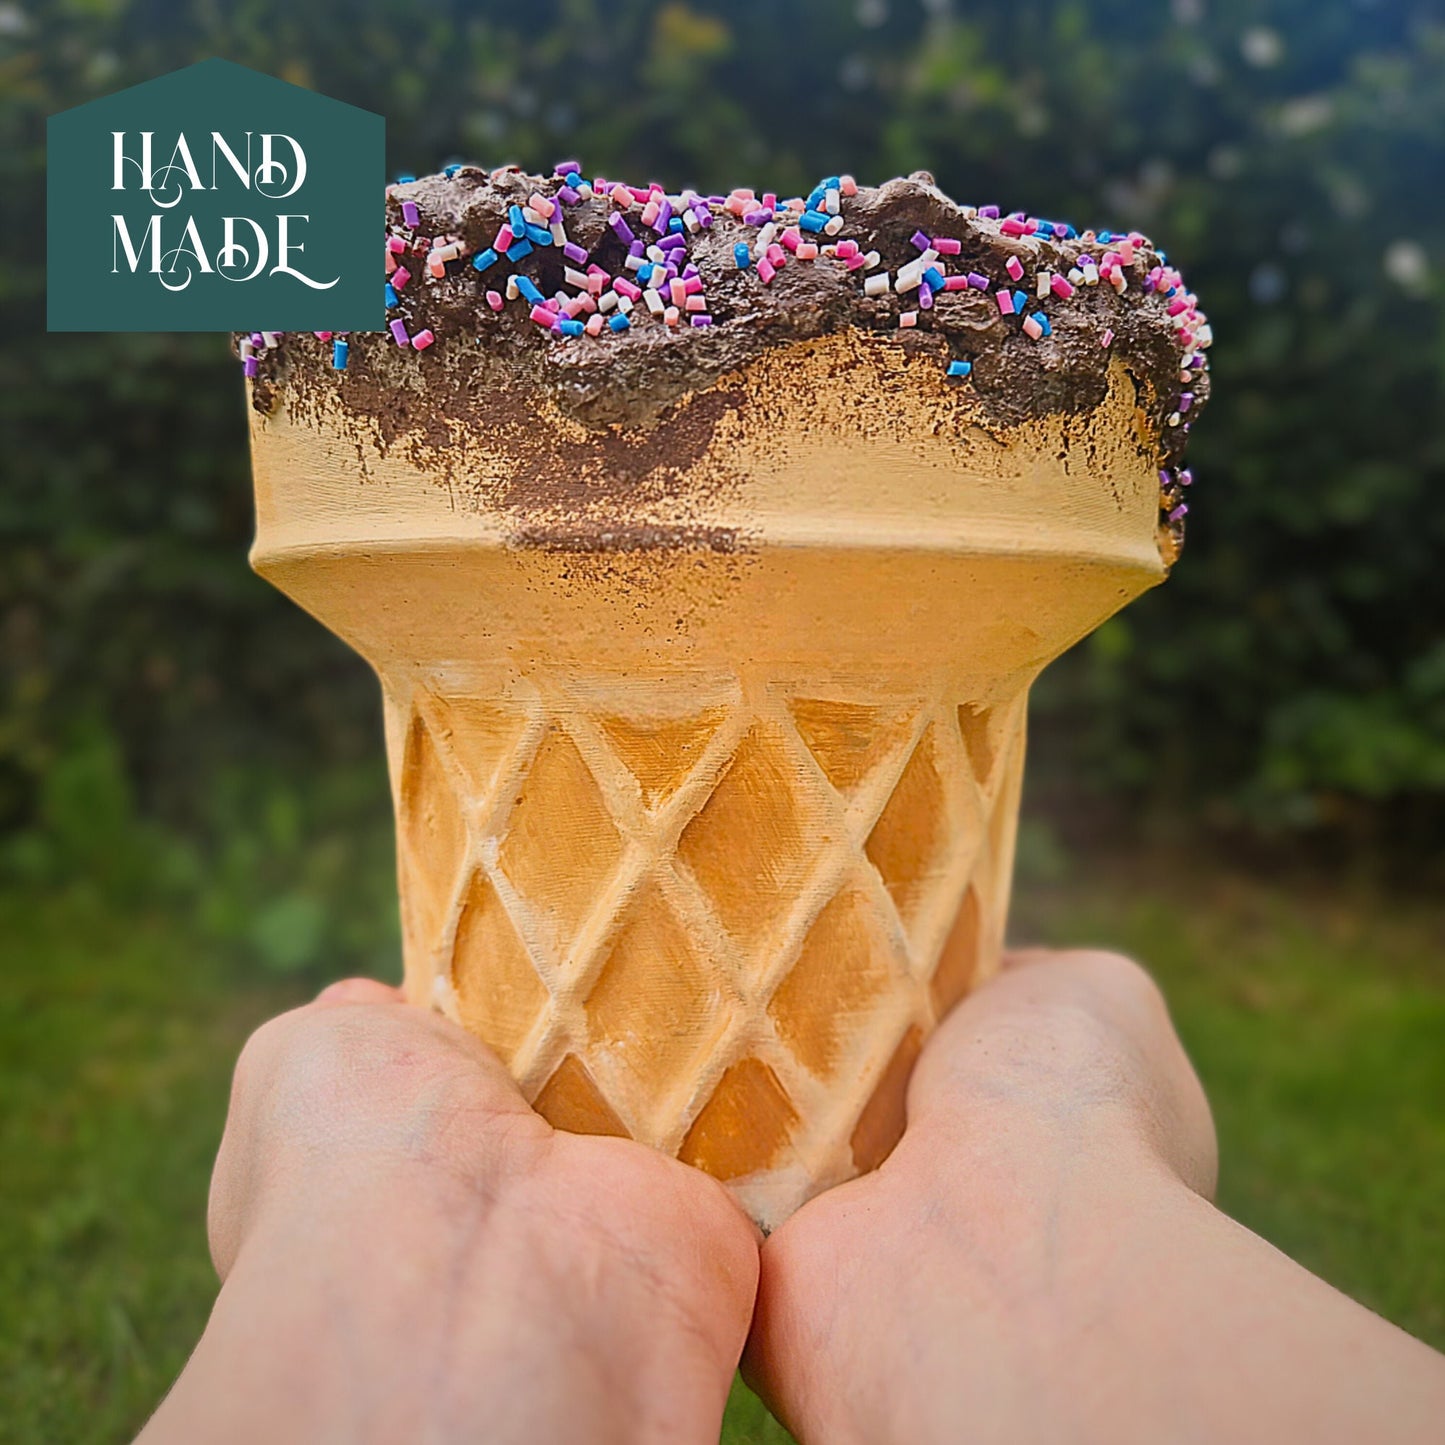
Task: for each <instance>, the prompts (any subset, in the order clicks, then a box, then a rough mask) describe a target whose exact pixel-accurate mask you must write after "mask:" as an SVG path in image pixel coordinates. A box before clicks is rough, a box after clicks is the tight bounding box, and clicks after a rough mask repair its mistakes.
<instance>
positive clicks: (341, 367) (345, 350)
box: [331, 341, 351, 371]
mask: <svg viewBox="0 0 1445 1445" xmlns="http://www.w3.org/2000/svg"><path fill="white" fill-rule="evenodd" d="M350 352H351V348H350V347H349V346H348V345H347V344H346V342H344V341H333V342H332V343H331V365H332V368H333V369H334V370H336V371H345V370H346V358H347V356H348V355H349V354H350Z"/></svg>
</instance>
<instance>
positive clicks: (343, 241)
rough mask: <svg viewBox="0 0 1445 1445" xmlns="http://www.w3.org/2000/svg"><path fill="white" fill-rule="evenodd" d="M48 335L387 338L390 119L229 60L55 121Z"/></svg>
mask: <svg viewBox="0 0 1445 1445" xmlns="http://www.w3.org/2000/svg"><path fill="white" fill-rule="evenodd" d="M46 131H47V207H46V212H47V226H48V236H47V244H46V258H47V277H46V301H47V311H48V318H47V319H48V325H49V329H50V330H51V331H254V330H267V331H320V330H326V331H380V330H382V329H383V328H384V327H385V324H386V321H385V310H386V308H385V301H384V299H383V288H382V286H381V283H380V281H379V279H378V277H379V274H380V266H379V259H380V258H379V251H380V247H381V238H382V235H383V231H384V226H385V209H384V208H385V184H386V179H385V168H386V156H385V141H386V127H385V122H384V121H383V120H382V118H381V117H380V116H379V115H373V114H371V113H370V112H369V111H365V110H358V109H357V108H356V107H355V106H352V105H344V104H342V103H341V102H340V101H336V100H330V99H328V98H327V97H326V96H324V95H317V94H316V93H315V92H314V91H310V90H306V89H303V88H302V87H301V86H299V85H288V84H287V83H286V82H285V81H282V80H276V79H274V78H273V77H272V76H269V75H262V74H260V73H259V72H257V71H254V70H247V69H246V68H245V67H244V66H241V65H233V64H232V63H231V62H230V61H227V60H203V61H201V62H200V63H199V64H197V65H192V66H188V67H187V68H186V69H184V70H177V71H173V72H172V73H171V74H170V75H163V76H161V77H159V78H158V79H156V80H151V81H147V82H146V83H145V84H143V85H136V86H132V87H131V88H130V89H129V90H122V91H118V92H117V93H116V94H115V95H108V96H105V97H104V98H102V99H100V100H94V101H91V102H90V103H89V104H87V105H81V106H77V107H76V108H75V109H74V110H67V111H64V112H62V113H61V114H60V115H55V116H51V118H50V120H49V123H48V125H47V128H46Z"/></svg>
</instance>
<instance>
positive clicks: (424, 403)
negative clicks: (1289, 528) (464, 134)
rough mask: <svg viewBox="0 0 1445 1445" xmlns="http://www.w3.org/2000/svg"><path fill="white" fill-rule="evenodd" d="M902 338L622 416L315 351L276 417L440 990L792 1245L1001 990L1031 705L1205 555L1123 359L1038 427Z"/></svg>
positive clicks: (729, 358)
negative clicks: (1166, 493)
mask: <svg viewBox="0 0 1445 1445" xmlns="http://www.w3.org/2000/svg"><path fill="white" fill-rule="evenodd" d="M487 184H489V185H490V184H492V183H491V182H488V183H487ZM930 190H931V188H930ZM874 194H880V193H874ZM933 194H936V192H935V193H933ZM584 199H585V197H584ZM531 213H532V214H536V212H535V211H532V212H531ZM543 219H545V217H544V218H543ZM458 229H459V230H462V229H464V227H461V226H459V227H458ZM460 249H461V250H463V251H467V252H471V253H475V252H476V251H478V250H479V249H480V246H479V243H477V242H472V243H471V244H470V245H469V244H467V243H466V242H463V243H462V245H461V247H460ZM845 259H846V258H845ZM663 279H666V278H665V277H664V278H663ZM975 289H978V288H975ZM581 290H582V288H581V287H580V286H579V287H578V291H579V292H580V291H581ZM624 293H625V288H624ZM592 294H593V295H596V294H597V292H596V291H595V289H594V291H593V293H592ZM983 299H985V300H986V301H988V302H989V303H990V304H996V303H993V298H992V297H986V298H983ZM583 310H585V308H583ZM579 314H581V312H580V311H579ZM541 321H542V323H543V324H545V318H541ZM639 323H640V318H639ZM529 324H530V323H529ZM657 324H658V326H666V325H667V322H666V321H665V320H659V321H658V322H657ZM908 329H916V328H908ZM403 334H406V333H405V327H404V328H403ZM302 339H303V340H306V341H307V342H308V343H309V342H310V338H302ZM398 339H400V338H398ZM608 339H609V338H608V337H605V336H599V337H595V339H594V337H589V336H585V335H584V336H580V337H577V338H576V340H577V342H578V343H579V344H580V345H582V346H586V345H595V346H597V347H599V348H603V347H605V346H606V345H607V341H608ZM903 340H904V338H901V337H900V336H899V335H897V334H890V333H889V332H887V331H884V330H881V329H864V328H862V327H860V326H856V325H843V326H839V327H836V328H833V329H827V328H824V329H823V330H822V334H819V335H815V336H811V337H806V336H804V337H798V336H794V337H789V338H788V339H786V340H784V341H782V342H781V343H772V344H769V345H767V346H764V347H760V348H752V349H751V350H749V349H747V348H743V349H741V350H739V351H738V352H736V353H732V352H728V353H726V354H724V355H722V356H720V357H719V358H717V360H716V362H715V364H714V365H713V367H712V368H711V371H710V372H706V371H703V372H697V373H694V374H689V375H686V376H684V377H683V378H682V379H681V380H675V382H674V385H673V387H672V390H671V393H670V394H668V395H666V396H664V397H662V398H661V399H660V400H659V401H657V402H656V404H654V405H652V406H650V407H647V408H639V409H636V410H635V411H634V412H633V413H632V414H627V415H622V416H621V417H620V419H618V420H613V421H601V422H598V421H596V420H594V419H592V418H589V417H586V416H582V417H580V418H579V414H578V413H579V410H582V409H580V408H578V407H576V406H573V407H571V408H569V406H568V405H567V404H566V403H567V396H566V394H565V393H554V392H549V391H548V390H547V389H546V388H545V387H538V386H531V385H528V384H526V383H525V381H519V380H518V379H517V377H516V376H513V375H506V374H500V373H497V372H492V373H488V372H486V371H485V370H482V371H481V372H479V371H478V364H477V362H476V361H475V359H474V357H472V356H466V355H463V356H458V355H457V354H456V350H455V349H454V352H453V354H452V355H451V356H450V357H447V356H441V357H432V356H427V357H426V358H424V360H425V361H426V362H427V363H428V365H429V367H430V370H429V371H426V372H423V371H422V370H420V369H416V368H415V367H414V369H413V371H412V372H411V373H410V374H399V375H392V376H391V380H390V381H389V382H387V384H386V385H385V386H382V385H380V384H379V383H378V379H377V378H378V376H381V377H383V378H384V377H385V376H387V375H388V374H389V373H387V372H386V366H387V365H388V364H390V363H389V362H388V360H387V359H386V358H384V357H378V359H377V362H376V368H377V370H376V372H375V374H373V375H370V376H369V377H364V376H362V374H361V373H360V371H359V370H353V371H350V373H349V374H343V375H340V376H338V377H337V378H336V379H335V381H334V383H333V384H332V385H331V386H330V387H328V386H327V385H326V381H327V378H326V374H325V372H324V371H323V370H321V369H320V368H319V367H313V368H312V369H311V370H309V371H307V370H306V369H305V368H304V366H302V365H300V364H297V363H296V362H294V361H293V362H292V364H291V369H290V370H289V371H287V370H286V369H285V368H284V367H282V368H279V369H278V370H277V371H276V372H275V374H274V375H271V376H269V377H268V376H267V375H266V374H265V373H263V374H262V377H261V378H260V381H258V387H257V401H258V405H257V407H256V409H255V411H254V413H253V426H252V446H253V457H254V465H255V479H256V499H257V518H258V527H257V539H256V546H255V550H254V553H253V560H254V563H255V566H256V567H257V569H258V570H259V571H260V572H261V573H263V574H264V575H265V576H266V577H267V578H269V579H270V580H271V581H272V582H274V583H275V584H276V585H277V586H279V587H280V588H282V589H283V590H284V591H285V592H287V593H288V594H289V595H290V596H292V597H293V598H295V599H296V600H297V601H298V602H299V603H300V604H301V605H302V606H304V607H306V608H307V609H308V610H309V611H311V612H313V613H314V614H315V615H316V616H317V617H318V618H320V619H321V620H322V621H323V622H324V623H326V625H327V626H329V627H331V628H333V629H334V630H335V631H336V632H337V633H339V634H340V635H341V636H342V637H343V638H345V639H346V640H347V641H348V642H349V643H350V644H351V645H352V646H354V647H355V648H356V649H357V650H358V651H359V652H360V653H361V654H362V655H363V656H364V657H366V658H367V660H368V661H369V662H370V663H371V664H372V665H373V666H374V667H375V669H376V671H377V673H378V675H379V677H380V679H381V682H382V687H383V691H384V695H385V701H386V719H387V748H388V755H389V759H390V765H391V777H392V787H393V794H394V799H395V805H396V816H397V834H398V854H399V873H400V883H401V895H402V916H403V931H404V943H405V969H406V987H407V992H408V994H409V996H410V998H411V999H412V1000H413V1001H414V1002H416V1003H418V1004H424V1005H429V1006H432V1007H436V1008H440V1009H442V1010H443V1011H444V1012H446V1013H447V1014H448V1015H450V1016H451V1017H453V1018H454V1019H456V1020H458V1021H459V1022H460V1023H461V1024H463V1025H464V1026H465V1027H467V1028H469V1029H471V1030H473V1031H474V1032H475V1033H477V1034H478V1035H480V1036H481V1037H482V1038H483V1039H484V1040H486V1042H487V1043H488V1044H490V1045H491V1046H492V1047H493V1048H494V1049H495V1050H496V1051H497V1053H498V1054H499V1055H500V1056H501V1058H502V1059H503V1060H504V1061H505V1062H506V1064H507V1065H508V1067H509V1068H510V1069H511V1070H512V1072H513V1073H514V1075H515V1076H516V1077H517V1079H518V1080H519V1082H520V1084H521V1086H522V1088H523V1090H524V1092H525V1093H526V1095H527V1097H528V1098H529V1099H531V1100H532V1101H533V1102H534V1104H535V1106H536V1107H537V1108H538V1109H539V1110H540V1111H541V1112H542V1113H543V1114H544V1115H545V1116H546V1117H547V1118H549V1119H550V1120H551V1121H552V1122H553V1123H554V1124H555V1125H557V1126H558V1127H560V1128H564V1129H572V1130H577V1131H584V1132H601V1133H611V1134H618V1135H629V1136H631V1137H632V1138H635V1139H638V1140H640V1141H643V1142H645V1143H647V1144H650V1145H653V1146H655V1147H657V1148H659V1149H662V1150H665V1151H666V1152H668V1153H670V1154H675V1155H677V1156H678V1157H680V1158H681V1159H683V1160H685V1161H687V1162H689V1163H692V1164H695V1165H697V1166H698V1167H700V1168H702V1169H705V1170H707V1171H709V1172H710V1173H712V1174H714V1175H716V1176H717V1177H718V1178H720V1179H722V1180H724V1181H725V1182H726V1183H727V1184H728V1185H729V1186H730V1187H732V1188H733V1189H734V1190H735V1191H736V1193H737V1195H738V1197H739V1198H740V1199H741V1200H742V1202H743V1203H744V1205H745V1207H746V1208H747V1209H748V1210H749V1212H750V1213H752V1215H753V1216H754V1217H755V1218H756V1219H757V1220H758V1221H759V1222H760V1223H761V1224H763V1225H764V1227H767V1228H771V1227H773V1226H775V1225H776V1224H777V1223H778V1222H780V1221H781V1220H782V1219H783V1218H784V1217H786V1216H787V1214H788V1213H790V1212H791V1211H792V1210H793V1209H795V1208H796V1207H797V1206H798V1205H799V1204H801V1203H802V1202H803V1201H805V1200H806V1199H807V1198H809V1197H810V1196H811V1195H813V1194H815V1193H817V1192H818V1191H819V1190H821V1189H823V1188H826V1187H828V1186H829V1185H831V1184H834V1183H837V1182H839V1181H841V1180H844V1179H846V1178H849V1177H851V1176H852V1175H854V1174H856V1173H858V1172H859V1171H861V1170H866V1169H869V1168H872V1167H873V1166H875V1165H876V1164H877V1163H878V1162H879V1161H880V1160H881V1159H882V1158H883V1157H884V1156H885V1155H886V1154H887V1152H888V1150H889V1149H890V1148H891V1147H892V1146H893V1144H894V1143H895V1142H896V1140H897V1138H898V1136H899V1134H900V1133H901V1130H902V1128H903V1123H904V1103H903V1100H904V1090H905V1087H906V1083H907V1078H908V1073H909V1070H910V1068H911V1065H912V1062H913V1060H914V1058H915V1057H916V1055H917V1053H918V1051H919V1049H920V1047H921V1045H922V1042H923V1040H924V1039H925V1038H926V1036H927V1034H928V1032H929V1030H930V1029H932V1027H933V1026H934V1025H935V1023H936V1022H937V1021H938V1019H939V1017H940V1016H941V1015H942V1014H943V1013H944V1012H945V1011H946V1010H947V1009H948V1008H949V1007H950V1006H951V1005H952V1004H953V1003H954V1002H956V1001H957V1000H958V998H959V997H960V996H961V995H962V994H963V993H964V992H965V991H966V990H967V989H968V988H970V987H971V986H972V985H973V984H975V983H976V982H978V981H979V980H981V979H983V978H985V977H987V976H988V974H989V973H990V972H991V971H992V970H993V969H994V968H995V967H996V966H997V962H998V956H999V950H1000V946H1001V943H1002V939H1003V934H1004V924H1005V917H1006V912H1007V904H1008V894H1009V882H1010V873H1011V866H1012V853H1013V842H1014V831H1015V822H1016V817H1017V812H1018V801H1019V788H1020V779H1021V771H1022V767H1023V749H1024V719H1025V703H1026V699H1027V693H1028V689H1029V685H1030V683H1031V682H1032V680H1033V679H1034V677H1035V676H1036V675H1037V673H1038V671H1039V670H1040V668H1042V667H1043V666H1044V665H1045V664H1046V663H1047V662H1048V661H1049V660H1050V659H1051V658H1053V657H1055V656H1056V655H1057V654H1058V653H1059V652H1061V651H1062V650H1064V649H1065V648H1067V647H1068V646H1069V645H1070V644H1072V643H1073V642H1074V641H1076V640H1077V639H1079V638H1080V637H1082V636H1084V635H1085V634H1086V633H1088V632H1089V631H1090V630H1091V629H1093V628H1094V627H1095V626H1097V625H1098V623H1100V622H1101V621H1102V620H1103V619H1105V618H1106V617H1108V616H1109V615H1110V614H1112V613H1113V612H1114V611H1116V610H1117V609H1118V608H1119V607H1120V606H1122V605H1123V604H1124V603H1126V602H1128V601H1129V600H1130V599H1131V598H1133V597H1135V596H1136V595H1137V594H1139V593H1140V592H1142V591H1143V590H1144V589H1146V588H1147V587H1150V586H1152V585H1153V584H1154V583H1156V582H1158V581H1159V580H1161V578H1162V577H1163V576H1164V574H1165V571H1166V567H1167V560H1168V559H1172V551H1173V546H1174V541H1175V538H1176V535H1177V527H1176V528H1174V529H1172V530H1171V529H1170V528H1169V527H1168V526H1167V525H1166V526H1164V527H1163V528H1162V529H1161V516H1160V462H1161V435H1162V432H1161V427H1162V426H1163V425H1167V422H1161V419H1160V416H1159V415H1158V414H1157V413H1158V404H1157V403H1156V400H1155V399H1154V398H1150V399H1148V400H1147V401H1146V400H1145V398H1144V397H1143V395H1142V394H1141V390H1140V387H1139V385H1138V377H1137V376H1136V375H1135V374H1133V373H1132V372H1131V371H1130V369H1129V368H1128V366H1126V364H1125V363H1124V361H1122V360H1119V359H1114V360H1112V361H1111V360H1110V359H1109V357H1108V356H1107V355H1106V356H1105V357H1104V360H1103V362H1102V363H1101V364H1099V365H1098V366H1096V367H1095V368H1094V371H1095V378H1094V379H1095V381H1096V383H1097V385H1096V387H1095V392H1094V395H1093V398H1092V400H1091V402H1090V404H1088V405H1086V406H1076V407H1072V408H1060V409H1051V408H1049V407H1036V408H1028V407H1024V408H1019V409H1018V410H1017V411H1016V413H1015V414H1014V415H1013V416H1012V417H1010V418H1009V419H1007V420H1004V421H1001V420H1000V418H999V416H998V415H997V414H996V413H995V412H991V411H990V410H989V408H988V406H987V403H986V400H985V399H981V398H980V394H979V393H978V392H977V391H975V390H974V389H973V388H972V387H960V386H959V385H957V384H956V383H955V381H954V380H953V379H952V378H951V377H950V376H949V375H948V373H947V372H946V370H945V368H944V366H943V365H941V364H940V355H939V353H938V352H937V350H930V349H929V345H928V344H921V345H920V344H918V343H917V341H916V339H914V338H908V340H909V341H910V343H911V344H909V345H905V344H903ZM355 341H356V339H355V338H353V343H352V344H355ZM666 341H667V343H668V345H669V346H673V345H676V346H681V345H688V344H692V343H693V341H694V338H692V337H681V336H674V337H668V338H666ZM370 344H372V345H373V346H374V347H375V348H376V349H377V350H378V351H379V350H380V347H381V345H382V343H381V342H376V341H373V342H371V343H370ZM387 344H389V343H387ZM459 344H460V343H459ZM620 344H621V345H622V346H634V349H636V348H635V339H634V338H628V339H625V340H623V341H622V342H621V343H620ZM1093 344H1094V345H1099V342H1098V341H1097V340H1095V341H1094V343H1093ZM1101 349H1102V348H1101ZM280 350H281V351H282V352H284V348H280ZM649 361H650V362H651V363H653V364H656V359H655V358H649ZM980 365H981V367H982V363H980ZM1186 365H1187V356H1186ZM585 366H586V358H585V357H583V358H582V366H581V368H580V369H579V371H578V373H577V374H578V375H581V376H584V377H589V376H591V374H590V373H588V372H586V370H585ZM1173 366H1174V369H1175V370H1176V371H1177V370H1178V369H1179V360H1178V358H1177V357H1176V358H1174V360H1173ZM251 369H252V370H253V371H256V370H257V369H258V368H257V367H255V366H253V367H252V368H251ZM955 370H957V368H955ZM392 372H393V373H395V372H396V368H395V366H393V367H392ZM479 375H480V377H481V380H480V381H479V380H478V377H479ZM263 383H264V384H263ZM589 384H593V385H594V386H595V388H597V389H599V391H598V394H602V393H601V392H600V389H601V388H605V386H606V384H607V378H606V377H603V378H601V380H600V381H599V380H597V378H596V377H595V376H591V380H590V382H589ZM620 384H627V385H633V384H635V383H630V382H628V381H627V380H626V378H623V380H622V382H621V383H620ZM1175 385H1176V387H1177V385H1178V383H1177V382H1176V383H1175ZM574 400H575V397H574ZM1163 404H1164V405H1166V406H1167V405H1170V403H1169V402H1167V401H1166V402H1164V403H1163ZM1176 505H1177V503H1176V502H1174V501H1173V500H1171V501H1170V503H1169V504H1168V505H1167V510H1174V509H1175V506H1176ZM1175 521H1176V522H1177V518H1176V519H1175ZM1161 549H1162V552H1163V554H1164V555H1161Z"/></svg>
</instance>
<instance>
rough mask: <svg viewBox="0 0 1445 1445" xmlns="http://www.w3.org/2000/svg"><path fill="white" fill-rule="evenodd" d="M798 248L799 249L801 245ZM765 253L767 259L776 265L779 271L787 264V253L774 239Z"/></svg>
mask: <svg viewBox="0 0 1445 1445" xmlns="http://www.w3.org/2000/svg"><path fill="white" fill-rule="evenodd" d="M799 249H801V247H800V248H799ZM767 255H768V260H769V261H771V262H772V263H773V265H774V266H776V267H777V268H778V270H780V271H781V270H782V269H783V267H784V266H786V265H787V264H788V253H787V252H786V251H784V250H783V248H782V247H781V246H780V245H778V243H777V242H776V241H774V242H773V244H772V245H771V246H769V247H768V252H767Z"/></svg>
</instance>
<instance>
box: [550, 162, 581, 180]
mask: <svg viewBox="0 0 1445 1445" xmlns="http://www.w3.org/2000/svg"><path fill="white" fill-rule="evenodd" d="M574 171H575V172H576V173H577V174H578V175H581V174H582V167H581V165H580V164H579V163H578V162H577V161H572V160H567V161H558V162H557V164H556V165H555V166H553V167H552V174H553V175H554V176H569V175H571V174H572V173H573V172H574Z"/></svg>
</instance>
